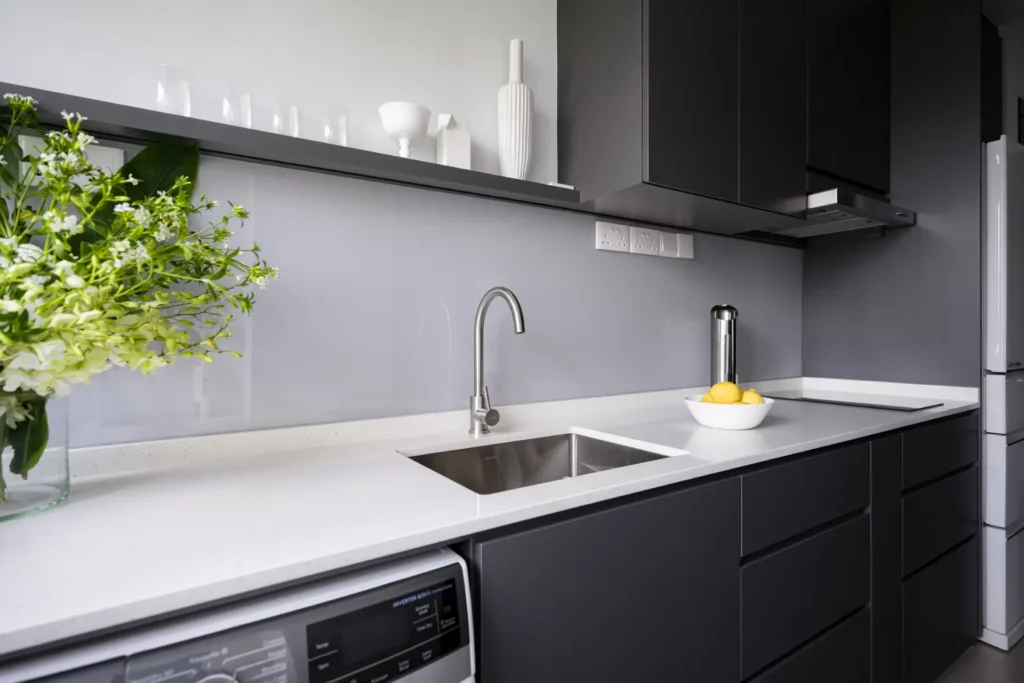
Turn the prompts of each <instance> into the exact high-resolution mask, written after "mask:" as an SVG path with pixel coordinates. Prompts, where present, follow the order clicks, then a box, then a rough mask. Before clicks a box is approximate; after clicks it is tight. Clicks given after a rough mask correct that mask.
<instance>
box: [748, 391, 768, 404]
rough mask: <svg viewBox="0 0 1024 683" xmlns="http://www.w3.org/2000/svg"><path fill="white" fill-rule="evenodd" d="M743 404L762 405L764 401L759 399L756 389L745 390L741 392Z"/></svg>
mask: <svg viewBox="0 0 1024 683" xmlns="http://www.w3.org/2000/svg"><path fill="white" fill-rule="evenodd" d="M743 402H744V403H764V399H763V398H761V394H759V393H757V390H756V389H747V390H746V391H744V392H743Z"/></svg>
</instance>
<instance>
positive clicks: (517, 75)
mask: <svg viewBox="0 0 1024 683" xmlns="http://www.w3.org/2000/svg"><path fill="white" fill-rule="evenodd" d="M531 149H533V92H531V91H530V89H529V88H528V87H526V84H525V83H523V41H521V40H519V39H518V38H517V39H515V40H513V41H512V43H511V45H510V46H509V62H508V84H507V85H504V86H502V88H501V90H499V91H498V163H499V165H500V166H501V175H503V176H505V177H506V178H518V179H519V180H525V179H526V174H527V173H528V172H529V170H530V151H531Z"/></svg>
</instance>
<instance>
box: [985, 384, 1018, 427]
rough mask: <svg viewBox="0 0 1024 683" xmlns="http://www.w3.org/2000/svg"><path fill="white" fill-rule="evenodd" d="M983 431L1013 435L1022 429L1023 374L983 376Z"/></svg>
mask: <svg viewBox="0 0 1024 683" xmlns="http://www.w3.org/2000/svg"><path fill="white" fill-rule="evenodd" d="M984 406H985V431H986V432H990V433H992V434H1013V433H1014V432H1019V431H1021V430H1022V429H1024V372H1020V371H1018V372H1011V373H1009V374H1006V375H985V404H984Z"/></svg>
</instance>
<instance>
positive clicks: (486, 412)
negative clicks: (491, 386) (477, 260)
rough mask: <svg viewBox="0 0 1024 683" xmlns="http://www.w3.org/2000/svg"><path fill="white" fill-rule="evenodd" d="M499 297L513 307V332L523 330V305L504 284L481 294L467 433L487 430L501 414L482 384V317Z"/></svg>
mask: <svg viewBox="0 0 1024 683" xmlns="http://www.w3.org/2000/svg"><path fill="white" fill-rule="evenodd" d="M498 297H501V298H502V299H504V300H505V302H506V303H507V304H508V307H509V308H510V309H511V310H512V320H513V322H514V323H515V326H516V334H522V333H523V332H525V331H526V325H525V323H523V307H522V306H520V305H519V299H517V298H516V295H515V294H513V293H512V290H510V289H508V288H506V287H495V288H493V289H490V290H488V291H487V293H486V294H484V298H483V299H481V300H480V305H479V306H477V309H476V327H475V328H474V331H473V333H474V337H473V351H474V354H473V360H474V362H473V396H472V397H471V398H470V400H469V433H470V434H472V435H473V436H476V437H479V436H482V435H484V434H486V433H488V432H489V431H491V429H490V428H491V427H493V426H494V425H496V424H498V420H499V419H501V415H499V414H498V411H497V410H495V409H494V408H492V407H491V396H490V392H488V391H487V387H485V386H484V318H486V317H487V308H488V306H490V305H491V302H492V301H494V300H495V299H497V298H498Z"/></svg>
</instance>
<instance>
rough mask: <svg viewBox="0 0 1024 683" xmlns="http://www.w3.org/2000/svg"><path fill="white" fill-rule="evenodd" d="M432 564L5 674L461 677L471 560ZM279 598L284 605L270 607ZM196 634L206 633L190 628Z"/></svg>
mask: <svg viewBox="0 0 1024 683" xmlns="http://www.w3.org/2000/svg"><path fill="white" fill-rule="evenodd" d="M453 557H454V556H453ZM425 569H426V570H425V571H423V573H418V574H415V575H413V576H407V578H400V579H399V580H393V581H391V582H388V583H384V582H380V583H375V582H373V581H369V582H364V583H360V584H358V585H356V587H355V588H354V589H353V592H351V593H347V594H346V593H342V592H339V591H334V592H331V590H330V587H329V586H328V587H327V588H326V589H323V590H317V589H310V590H308V591H306V593H305V594H304V595H303V596H302V600H301V601H298V602H297V601H294V600H292V599H290V598H275V597H274V596H273V595H271V596H267V597H265V598H262V597H257V598H254V599H252V601H251V605H252V607H251V608H250V607H245V606H241V607H239V608H237V609H236V610H235V612H236V614H238V613H243V614H244V615H245V616H244V617H242V618H239V617H237V616H231V615H230V614H228V610H230V609H231V608H224V610H225V611H223V612H218V610H217V609H213V610H211V611H210V612H208V613H206V614H205V615H201V616H199V617H196V618H194V619H190V618H189V617H183V618H182V619H181V622H183V624H184V625H175V624H173V623H172V624H169V625H168V626H166V627H165V629H164V631H163V632H162V633H158V634H156V635H150V634H147V633H146V632H145V631H144V630H142V631H139V632H136V633H134V634H132V635H130V636H129V638H131V640H130V641H127V640H126V641H125V645H127V643H128V642H130V643H131V645H132V649H130V650H128V651H124V650H122V651H121V652H120V653H119V654H121V657H120V658H119V659H112V660H110V661H106V662H103V663H102V664H101V665H99V666H88V667H86V668H74V667H72V668H71V670H67V669H65V670H64V671H63V672H61V673H59V674H57V675H56V676H53V677H43V678H39V677H38V676H29V677H28V678H25V677H18V678H15V679H9V678H7V677H6V676H7V673H8V672H5V670H4V668H3V667H0V681H7V680H18V681H25V680H30V681H39V682H40V683H42V682H43V681H45V682H46V683H65V682H70V681H75V682H83V681H88V682H89V683H93V682H95V683H390V682H391V681H397V680H399V679H405V681H403V683H461V682H462V681H465V680H467V679H471V677H472V675H473V660H472V658H473V653H472V647H471V633H470V632H471V630H472V629H471V625H470V621H469V603H468V599H469V598H468V594H467V590H466V582H465V576H466V574H465V566H464V564H463V563H461V561H457V562H453V563H451V564H447V565H445V564H443V563H441V562H435V563H434V564H433V566H432V567H426V568H425ZM339 581H340V580H339ZM325 583H328V582H325ZM381 583H383V585H381ZM297 590H299V589H297ZM275 600H276V601H277V604H280V605H284V607H281V608H278V607H273V608H269V609H268V608H266V605H267V604H268V603H272V602H274V601H275ZM293 604H294V606H293ZM289 608H290V609H289ZM268 614H269V615H276V616H269V617H267V615H268ZM257 615H261V616H257ZM250 617H251V618H252V621H247V620H246V619H248V618H250ZM190 622H194V623H196V624H199V625H198V626H197V627H193V626H192V623H190ZM222 625H223V626H222ZM197 633H198V634H203V633H205V634H207V635H201V636H200V637H191V638H189V637H188V636H187V635H185V634H192V635H193V636H194V635H195V634H197ZM183 636H184V637H183ZM120 647H122V646H115V647H114V648H112V649H114V650H117V649H120ZM94 661H95V660H94Z"/></svg>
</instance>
